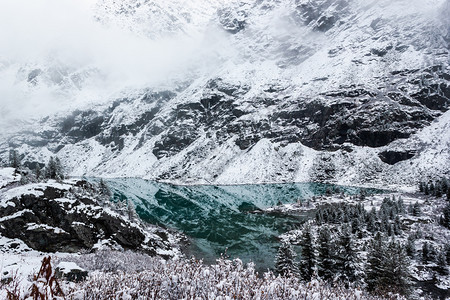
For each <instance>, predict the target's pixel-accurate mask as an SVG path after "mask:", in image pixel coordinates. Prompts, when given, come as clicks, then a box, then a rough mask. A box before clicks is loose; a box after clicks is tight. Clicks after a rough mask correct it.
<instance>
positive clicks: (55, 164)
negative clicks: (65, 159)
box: [9, 150, 65, 184]
mask: <svg viewBox="0 0 450 300" xmlns="http://www.w3.org/2000/svg"><path fill="white" fill-rule="evenodd" d="M9 167H11V168H14V169H15V172H16V173H20V174H22V179H21V183H22V184H26V183H28V182H33V181H40V180H42V179H55V180H63V179H64V178H65V175H64V168H63V166H62V164H61V161H60V159H59V158H58V157H56V156H51V157H50V159H49V161H48V162H47V164H46V165H45V167H44V169H42V168H41V166H40V164H39V163H36V167H35V169H34V171H30V170H29V169H28V168H24V167H23V166H22V163H21V158H20V155H19V153H18V151H17V150H10V152H9Z"/></svg>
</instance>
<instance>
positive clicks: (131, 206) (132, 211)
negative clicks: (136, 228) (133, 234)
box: [128, 199, 137, 222]
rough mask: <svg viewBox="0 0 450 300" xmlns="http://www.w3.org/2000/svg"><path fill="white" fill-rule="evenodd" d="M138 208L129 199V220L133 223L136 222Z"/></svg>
mask: <svg viewBox="0 0 450 300" xmlns="http://www.w3.org/2000/svg"><path fill="white" fill-rule="evenodd" d="M136 217H137V216H136V208H135V206H134V203H133V201H131V200H130V199H128V220H130V221H131V222H133V221H135V220H136Z"/></svg>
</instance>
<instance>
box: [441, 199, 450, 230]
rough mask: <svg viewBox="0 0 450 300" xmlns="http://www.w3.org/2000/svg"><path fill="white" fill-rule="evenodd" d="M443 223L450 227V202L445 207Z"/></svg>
mask: <svg viewBox="0 0 450 300" xmlns="http://www.w3.org/2000/svg"><path fill="white" fill-rule="evenodd" d="M441 223H442V224H441V225H442V226H444V227H446V228H448V229H450V203H448V204H447V205H446V206H445V207H444V211H443V215H442V221H441Z"/></svg>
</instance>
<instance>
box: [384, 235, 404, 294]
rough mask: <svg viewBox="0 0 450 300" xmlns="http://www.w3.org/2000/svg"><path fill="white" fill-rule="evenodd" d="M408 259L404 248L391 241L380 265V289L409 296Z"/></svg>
mask: <svg viewBox="0 0 450 300" xmlns="http://www.w3.org/2000/svg"><path fill="white" fill-rule="evenodd" d="M409 265H410V262H409V259H408V257H407V255H406V253H405V250H404V248H403V247H402V245H401V244H400V243H398V242H395V240H394V239H392V240H391V241H390V242H389V243H388V245H387V248H386V255H385V259H384V261H383V264H382V269H383V275H382V277H381V284H382V287H388V290H390V291H393V292H397V293H399V294H402V295H407V294H409V288H410V281H409V276H410V273H409Z"/></svg>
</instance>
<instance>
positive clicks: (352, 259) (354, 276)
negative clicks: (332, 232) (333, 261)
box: [337, 226, 361, 282]
mask: <svg viewBox="0 0 450 300" xmlns="http://www.w3.org/2000/svg"><path fill="white" fill-rule="evenodd" d="M338 244H339V251H338V254H337V266H338V269H339V271H340V273H341V276H340V279H341V280H344V281H345V282H355V281H359V280H360V279H361V278H360V273H361V270H359V262H360V260H359V257H358V251H357V249H356V246H355V243H354V241H353V237H352V235H351V233H350V230H349V228H348V227H346V226H344V227H343V228H342V231H341V234H340V237H339V242H338Z"/></svg>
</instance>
